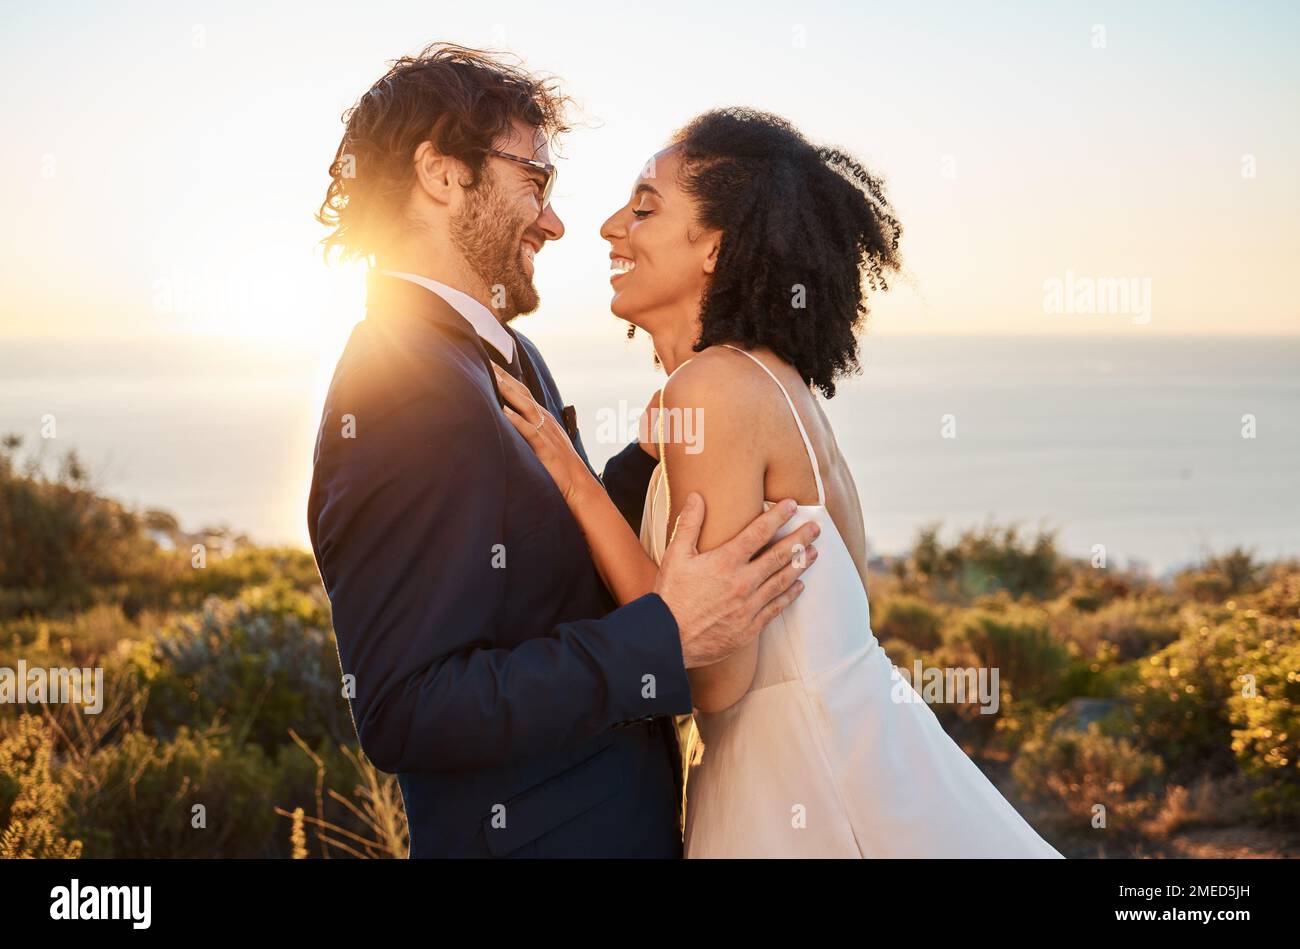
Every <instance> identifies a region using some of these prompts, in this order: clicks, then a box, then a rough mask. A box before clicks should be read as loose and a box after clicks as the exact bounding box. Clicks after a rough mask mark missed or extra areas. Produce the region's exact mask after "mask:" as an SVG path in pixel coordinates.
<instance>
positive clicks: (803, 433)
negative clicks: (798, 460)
mask: <svg viewBox="0 0 1300 949" xmlns="http://www.w3.org/2000/svg"><path fill="white" fill-rule="evenodd" d="M722 345H723V346H726V347H727V348H728V349H734V350H735V351H736V352H738V353H740V354H742V355H744V356H748V357H749V358H750V359H752V360H754V362H756V363H758V368H759V369H762V370H763V371H764V372H765V373H767V374H768V376H769V377H770V378H771V380H772V381H773V382H775V383H776V387H777V388H778V389H780V390H781V394H782V395H783V396H785V404H786V405H788V406H790V414H791V415H793V416H794V424H795V425H797V426H799V437H800V438H802V439H803V447H804V450H805V451H806V452H808V464H810V465H812V472H813V478H814V479H815V480H816V482H817V504H818V505H819V506H820V505H823V504H825V503H826V491H825V489H824V488H823V487H822V472H821V468H819V467H818V465H817V453H816V452H814V451H813V446H812V441H811V440H810V439H809V438H808V431H807V430H806V429H805V428H804V427H803V420H802V419H801V418H799V413H798V412H797V411H796V410H795V407H794V400H793V399H791V398H790V393H789V392H787V391H786V388H785V386H783V385H781V380H780V379H778V378H777V377H776V373H774V372H772V370H771V369H768V368H767V366H765V365H764V364H763V360H761V359H759V358H758V357H757V356H755V355H754V354H753V353H751V352H746V351H745V350H743V349H741V348H740V347H738V346H732V345H731V344H730V343H723V344H722ZM662 403H663V396H662V395H661V396H660V407H661V408H662ZM662 414H663V413H662V412H661V413H660V417H661V418H662ZM662 450H663V449H662V448H661V449H660V451H662Z"/></svg>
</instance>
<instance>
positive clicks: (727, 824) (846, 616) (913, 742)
mask: <svg viewBox="0 0 1300 949" xmlns="http://www.w3.org/2000/svg"><path fill="white" fill-rule="evenodd" d="M730 348H732V349H735V348H736V347H734V346H733V347H730ZM737 352H744V350H739V349H738V350H737ZM745 355H746V356H749V357H750V358H751V359H753V360H754V362H756V363H758V365H759V366H760V367H762V369H763V371H764V372H766V373H767V374H768V375H769V376H771V377H772V380H773V381H774V382H776V384H777V385H778V386H779V387H780V388H781V392H782V394H783V395H785V398H786V402H787V403H789V405H790V411H791V412H793V413H794V417H795V421H796V423H797V424H798V426H799V434H800V435H801V436H802V438H803V441H804V446H805V447H806V448H807V450H808V460H809V462H810V463H811V464H812V467H813V473H814V476H815V477H816V481H817V504H815V505H802V506H800V508H799V512H798V513H797V514H796V515H795V516H794V517H793V518H791V520H790V521H789V522H788V523H787V524H786V526H785V527H784V528H783V529H782V531H781V536H783V535H784V534H787V533H789V532H790V531H791V530H793V529H794V528H795V527H797V526H799V525H800V524H803V523H805V522H807V521H809V520H815V521H817V523H818V524H820V525H821V535H820V536H819V537H818V539H817V552H818V556H817V561H816V563H814V564H813V565H812V566H811V567H809V568H808V570H806V571H805V572H804V575H803V580H804V583H805V589H804V592H803V594H802V595H801V596H800V597H799V598H798V599H797V600H796V601H795V602H794V604H793V605H791V606H790V607H789V608H788V609H786V610H785V612H784V613H782V614H781V615H780V616H779V617H777V619H775V620H774V621H773V622H772V623H770V624H769V625H768V626H767V627H766V628H765V629H764V630H763V631H762V633H761V634H760V636H759V646H758V666H757V670H756V672H755V675H754V682H753V684H752V685H751V686H750V689H749V692H748V693H746V695H745V696H744V698H742V699H741V700H740V701H739V702H737V703H736V704H735V705H733V706H732V707H731V708H729V709H726V710H725V711H723V712H720V713H717V714H711V715H706V714H702V713H696V715H695V724H696V727H697V729H698V740H699V741H701V742H702V744H703V749H702V754H700V755H697V754H696V752H698V751H700V749H699V748H698V747H695V748H691V749H688V751H687V759H688V760H689V761H693V762H694V760H695V759H696V758H697V757H698V758H699V760H698V762H697V763H693V764H692V765H691V767H690V770H689V774H688V777H687V783H686V798H687V803H686V828H685V833H686V838H685V850H686V856H687V857H691V858H694V857H1060V856H1061V855H1060V854H1059V853H1058V852H1057V851H1056V850H1055V849H1054V848H1053V847H1052V846H1051V845H1050V844H1048V843H1047V842H1046V841H1044V840H1043V839H1042V838H1041V837H1039V836H1038V834H1037V833H1036V832H1035V831H1034V829H1033V828H1032V827H1030V826H1029V824H1028V823H1026V822H1025V820H1024V818H1023V817H1021V816H1020V815H1019V814H1018V813H1017V812H1016V810H1015V808H1013V807H1012V806H1011V805H1010V804H1009V803H1008V802H1007V800H1006V799H1005V798H1003V797H1002V795H1001V794H999V793H998V791H997V789H996V788H995V787H994V786H993V784H992V783H991V782H990V781H989V780H988V779H987V778H986V777H985V776H984V774H983V773H982V772H981V771H980V770H979V768H978V767H976V765H975V764H974V762H972V761H971V760H970V758H968V757H967V756H966V754H965V752H963V751H962V750H961V748H960V747H958V745H957V744H956V743H955V742H954V741H953V740H952V739H951V738H949V737H948V735H947V733H946V732H944V730H943V728H942V726H940V724H939V722H938V720H937V719H936V718H935V716H934V713H933V712H932V711H931V710H930V707H929V706H928V705H926V704H925V702H924V701H922V700H921V699H920V697H919V696H917V695H916V693H915V691H914V690H913V689H912V687H911V685H910V684H909V683H907V682H906V680H904V679H902V678H901V677H900V676H899V674H898V673H897V672H896V671H895V669H894V667H893V664H892V663H891V662H890V661H889V657H888V656H886V655H885V653H884V650H882V649H881V648H880V644H879V643H878V642H877V641H876V637H875V636H874V635H873V634H872V632H871V615H870V611H869V609H868V607H867V595H866V592H865V591H864V590H863V588H862V580H861V578H860V576H859V574H858V571H857V568H856V567H855V566H854V562H853V559H852V558H851V557H850V556H849V551H848V548H847V547H846V546H845V544H844V541H843V539H842V538H841V537H840V533H839V531H838V530H837V529H836V527H835V524H834V522H833V521H832V520H831V518H830V516H829V514H828V513H827V510H826V507H825V495H824V492H823V487H822V478H821V473H820V471H819V470H818V465H817V458H816V455H815V454H814V452H813V448H812V443H811V442H810V441H809V439H808V434H807V432H806V431H805V429H804V425H803V421H802V420H801V419H800V418H799V413H798V412H797V411H796V410H795V407H794V403H793V402H792V401H791V400H790V394H789V393H788V392H786V390H785V387H784V386H782V385H781V383H780V380H778V379H777V378H776V376H775V375H773V374H772V372H771V371H770V370H768V368H767V367H766V366H764V365H763V363H762V362H761V361H760V360H759V359H758V358H757V357H755V356H754V355H753V354H751V353H745ZM660 457H661V458H662V457H663V452H662V451H661V452H660ZM766 506H770V502H768V503H767V504H765V507H766ZM667 528H668V484H667V478H666V477H665V474H664V466H663V464H662V462H661V463H660V465H659V467H658V468H656V469H655V471H654V474H653V475H652V476H651V479H650V485H649V487H648V489H647V495H646V505H645V512H644V515H643V519H642V523H641V542H642V544H643V545H644V546H645V548H646V551H647V552H648V553H649V554H650V556H651V557H652V558H654V560H655V562H656V563H658V562H659V561H660V560H661V558H662V557H663V553H664V548H665V546H666V535H667ZM900 694H903V695H906V696H907V697H909V698H911V699H913V700H914V701H908V702H903V701H896V700H895V697H897V696H898V695H900ZM691 737H692V742H693V743H694V742H695V741H696V736H695V734H694V732H693V733H692V736H691Z"/></svg>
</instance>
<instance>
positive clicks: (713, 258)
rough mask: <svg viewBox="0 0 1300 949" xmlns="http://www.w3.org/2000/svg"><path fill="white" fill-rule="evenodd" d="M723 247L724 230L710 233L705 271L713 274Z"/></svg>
mask: <svg viewBox="0 0 1300 949" xmlns="http://www.w3.org/2000/svg"><path fill="white" fill-rule="evenodd" d="M721 249H722V232H721V231H714V232H713V233H711V234H710V235H709V256H707V257H705V258H704V272H705V273H706V274H709V275H710V276H712V274H713V271H714V269H716V268H717V266H718V252H719V251H720V250H721Z"/></svg>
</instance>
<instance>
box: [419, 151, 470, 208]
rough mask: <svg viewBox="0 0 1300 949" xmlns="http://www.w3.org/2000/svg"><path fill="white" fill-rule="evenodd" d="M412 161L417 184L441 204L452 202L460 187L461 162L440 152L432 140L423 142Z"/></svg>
mask: <svg viewBox="0 0 1300 949" xmlns="http://www.w3.org/2000/svg"><path fill="white" fill-rule="evenodd" d="M412 163H413V164H414V165H415V183H416V186H417V187H419V188H420V190H421V191H423V192H424V193H425V194H426V195H428V196H429V197H430V198H432V199H433V200H434V201H436V202H438V203H439V204H451V203H452V201H453V199H454V194H455V192H456V191H457V190H459V188H460V178H461V164H460V162H458V161H456V160H455V159H454V158H449V157H447V156H446V155H443V154H441V153H440V152H438V151H437V150H436V149H434V147H433V143H432V142H421V143H420V144H419V146H418V147H417V148H416V149H415V156H414V158H413V159H412Z"/></svg>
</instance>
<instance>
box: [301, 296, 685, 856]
mask: <svg viewBox="0 0 1300 949" xmlns="http://www.w3.org/2000/svg"><path fill="white" fill-rule="evenodd" d="M516 338H517V340H518V342H519V343H520V344H521V345H522V346H523V347H524V351H525V353H526V354H527V356H528V357H529V359H530V360H531V363H532V368H533V369H534V370H535V374H534V376H533V378H532V380H531V381H532V383H533V384H534V386H539V387H540V388H541V389H542V390H543V395H544V396H545V400H546V403H547V408H548V409H549V410H550V411H551V413H552V414H553V415H555V416H556V417H557V418H560V417H561V413H562V410H563V403H562V402H561V400H560V394H559V391H558V389H557V388H556V386H555V382H554V380H553V379H552V378H551V375H550V372H549V371H548V370H547V369H546V365H545V363H544V362H543V361H542V359H541V355H540V353H538V352H537V350H536V348H535V347H534V346H533V345H532V344H531V343H530V342H528V341H527V340H525V339H524V338H523V337H521V336H518V335H517V334H516ZM500 405H501V402H500V395H499V393H498V391H497V388H496V382H495V380H494V379H493V377H492V373H491V371H490V363H489V360H488V355H487V351H486V349H485V344H484V343H483V341H482V340H481V339H480V338H479V336H478V335H477V333H475V332H474V330H473V328H472V327H471V326H470V324H469V323H468V322H467V321H466V320H465V319H464V318H463V317H461V316H460V314H459V313H457V312H456V311H455V310H454V309H453V308H452V307H451V306H450V305H448V304H447V303H446V302H444V301H443V300H442V299H441V298H440V297H438V296H437V295H436V294H433V293H431V292H429V291H428V290H426V289H424V288H423V287H419V286H417V285H415V284H412V283H410V282H408V281H404V280H401V279H399V278H395V277H385V276H374V277H372V278H371V281H370V293H369V299H368V302H367V315H366V319H365V320H364V321H363V322H361V323H359V324H358V325H357V326H356V328H355V329H354V330H353V333H352V336H351V338H350V339H349V341H348V344H347V347H346V349H345V350H344V353H343V355H342V357H341V358H340V360H339V364H338V368H337V369H336V370H335V374H334V379H333V382H332V383H331V385H330V389H329V394H328V396H327V397H326V401H325V407H324V411H323V413H322V416H321V426H320V432H319V435H318V437H317V443H316V453H315V465H314V471H313V478H312V487H311V496H310V501H309V504H308V522H309V525H308V526H309V530H310V533H311V541H312V548H313V550H314V552H315V555H316V562H317V565H318V566H319V568H320V573H321V578H322V580H323V581H324V584H325V589H326V591H327V592H328V594H329V598H330V603H331V604H332V607H333V619H334V631H335V635H336V639H337V641H338V650H339V661H340V665H341V667H342V670H343V673H344V675H345V683H348V684H349V685H350V686H351V691H350V693H349V695H350V700H351V708H352V717H353V721H354V724H355V726H356V730H357V736H358V738H359V740H360V743H361V748H362V750H363V751H364V752H365V754H366V755H367V757H369V758H370V760H371V761H372V762H373V763H374V764H375V765H376V766H377V767H378V768H380V769H381V770H383V771H387V772H392V773H396V774H397V775H398V780H399V784H400V786H401V789H402V796H403V800H404V802H405V806H406V814H407V819H408V824H409V827H410V835H411V856H412V857H433V856H506V855H509V856H628V857H640V856H649V857H676V856H680V855H681V833H680V823H679V821H680V810H679V808H680V804H681V780H682V777H681V757H680V754H679V751H678V747H677V736H676V730H675V729H674V727H673V720H672V718H671V716H673V715H675V714H685V713H688V712H690V710H691V697H690V686H689V684H688V681H687V677H686V672H685V669H684V667H683V661H682V653H681V646H680V643H679V641H678V636H677V625H676V622H675V621H674V619H673V617H672V614H671V613H670V612H669V610H668V608H667V606H666V605H665V604H664V602H663V601H662V600H661V599H660V598H659V597H658V596H656V595H654V594H649V595H646V596H644V597H642V598H640V599H639V600H636V601H634V602H632V603H629V604H627V605H626V606H623V607H621V608H615V607H616V604H615V603H614V601H613V599H612V598H611V597H610V595H609V592H608V591H607V590H606V588H605V586H604V584H603V583H602V582H601V579H600V576H599V575H598V573H597V572H596V569H595V566H594V565H593V563H592V560H591V555H590V552H589V551H588V549H587V545H586V542H585V541H584V539H583V536H582V533H581V531H580V529H579V527H578V524H577V522H576V521H575V520H574V518H573V516H572V514H571V513H570V512H569V510H568V507H567V506H566V505H565V502H564V499H563V498H562V497H561V495H560V493H559V491H558V490H557V489H556V487H555V485H554V483H553V482H552V480H551V478H550V476H549V475H548V474H547V473H546V470H545V469H544V468H543V467H542V465H541V464H540V463H539V462H538V461H537V458H536V457H535V455H534V454H533V452H532V450H531V449H530V448H529V447H528V445H527V443H526V442H525V441H524V440H523V438H522V437H521V436H520V435H519V433H518V432H516V431H515V430H514V427H513V426H512V425H511V424H510V422H509V421H508V420H507V419H506V418H505V417H504V415H503V413H502V411H501V408H500ZM574 441H575V446H576V447H577V448H578V450H579V452H581V451H582V447H581V440H580V439H578V438H575V439H574ZM583 458H584V460H585V459H586V456H585V454H584V455H583ZM653 464H654V462H653V460H652V459H650V458H649V456H648V455H646V454H645V453H644V452H642V451H641V449H640V448H638V447H637V446H636V445H635V444H634V445H630V446H628V448H627V449H625V450H624V451H623V452H622V453H621V454H620V455H618V456H616V457H615V458H614V459H613V461H612V462H611V465H610V466H609V467H607V468H606V472H605V480H606V483H607V487H608V489H609V491H610V494H611V496H613V497H614V498H615V500H616V502H617V503H619V505H620V509H621V510H622V511H623V513H624V516H625V517H627V518H628V520H629V522H630V523H633V524H635V525H638V526H639V521H640V503H641V499H642V498H643V497H644V491H645V485H646V482H647V480H648V478H649V472H650V470H651V469H652V468H653ZM634 499H635V500H634ZM346 677H350V678H346Z"/></svg>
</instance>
